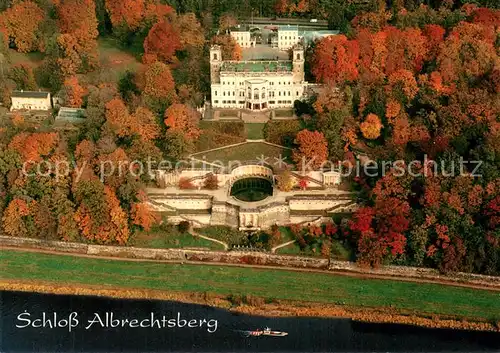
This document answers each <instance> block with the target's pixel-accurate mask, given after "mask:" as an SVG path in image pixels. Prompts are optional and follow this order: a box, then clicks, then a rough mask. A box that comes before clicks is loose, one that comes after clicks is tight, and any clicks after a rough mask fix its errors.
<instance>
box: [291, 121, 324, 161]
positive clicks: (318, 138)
mask: <svg viewBox="0 0 500 353" xmlns="http://www.w3.org/2000/svg"><path fill="white" fill-rule="evenodd" d="M295 143H296V144H297V145H298V148H297V149H295V150H294V151H293V156H292V158H293V160H294V161H295V162H296V163H297V164H299V166H300V168H301V169H302V170H304V171H305V170H307V169H308V168H312V169H315V168H318V167H319V166H321V165H322V164H323V163H324V162H325V161H326V159H327V157H328V145H327V142H326V139H325V136H324V135H323V133H321V132H319V131H309V130H302V131H300V132H299V133H298V134H297V137H296V138H295Z"/></svg>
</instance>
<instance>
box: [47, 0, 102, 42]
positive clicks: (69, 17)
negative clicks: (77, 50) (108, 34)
mask: <svg viewBox="0 0 500 353" xmlns="http://www.w3.org/2000/svg"><path fill="white" fill-rule="evenodd" d="M56 11H57V15H58V25H59V29H60V31H61V33H69V34H71V35H72V36H73V37H74V38H75V39H76V41H77V42H78V44H79V45H80V46H81V47H83V48H84V50H86V51H88V50H89V49H94V47H95V44H96V43H95V40H96V38H97V36H98V35H99V32H98V31H97V25H98V24H97V18H96V14H95V3H94V1H92V0H60V1H58V3H57V6H56Z"/></svg>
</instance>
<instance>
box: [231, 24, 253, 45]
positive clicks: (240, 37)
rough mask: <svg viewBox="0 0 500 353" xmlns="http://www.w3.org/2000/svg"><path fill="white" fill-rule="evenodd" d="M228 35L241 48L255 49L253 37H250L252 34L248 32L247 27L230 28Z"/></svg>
mask: <svg viewBox="0 0 500 353" xmlns="http://www.w3.org/2000/svg"><path fill="white" fill-rule="evenodd" d="M229 33H230V34H231V37H233V38H234V40H235V41H236V43H238V45H239V46H240V47H242V48H251V47H255V37H254V36H252V33H251V32H250V29H249V28H248V27H236V28H232V29H231V30H230V31H229Z"/></svg>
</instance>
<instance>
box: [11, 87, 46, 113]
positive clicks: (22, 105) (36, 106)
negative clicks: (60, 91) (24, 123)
mask: <svg viewBox="0 0 500 353" xmlns="http://www.w3.org/2000/svg"><path fill="white" fill-rule="evenodd" d="M11 99H12V105H11V107H10V110H11V111H13V110H50V109H52V103H51V99H50V93H49V92H41V91H22V90H21V91H13V92H12V95H11Z"/></svg>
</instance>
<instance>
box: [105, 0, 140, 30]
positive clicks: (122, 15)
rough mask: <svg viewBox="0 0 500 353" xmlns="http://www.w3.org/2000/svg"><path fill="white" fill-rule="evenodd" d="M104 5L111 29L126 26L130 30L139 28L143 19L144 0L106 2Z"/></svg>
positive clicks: (109, 0) (108, 0)
mask: <svg viewBox="0 0 500 353" xmlns="http://www.w3.org/2000/svg"><path fill="white" fill-rule="evenodd" d="M105 3H106V9H107V10H108V14H109V18H110V20H111V23H112V25H113V27H119V26H120V25H126V26H127V27H128V28H130V29H131V30H135V29H137V28H138V27H139V24H140V22H141V20H142V19H143V17H144V11H145V6H146V5H145V1H144V0H106V2H105Z"/></svg>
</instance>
